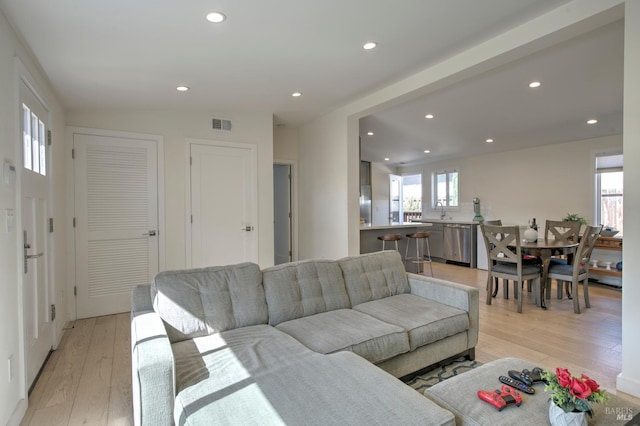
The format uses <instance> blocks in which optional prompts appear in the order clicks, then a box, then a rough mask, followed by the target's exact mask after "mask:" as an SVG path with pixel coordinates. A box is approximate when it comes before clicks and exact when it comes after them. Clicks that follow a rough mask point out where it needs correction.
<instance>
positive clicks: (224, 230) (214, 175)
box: [190, 143, 258, 268]
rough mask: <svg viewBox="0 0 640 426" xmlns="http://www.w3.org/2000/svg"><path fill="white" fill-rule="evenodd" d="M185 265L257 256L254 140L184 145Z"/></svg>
mask: <svg viewBox="0 0 640 426" xmlns="http://www.w3.org/2000/svg"><path fill="white" fill-rule="evenodd" d="M190 155H191V179H190V185H191V191H190V192H191V266H192V267H194V268H198V267H205V266H214V265H229V264H234V263H239V262H256V263H257V262H258V237H257V229H256V227H257V212H256V210H257V209H256V206H257V190H256V188H257V178H256V176H257V155H256V147H255V146H254V145H242V146H235V144H234V145H233V146H232V145H225V144H220V145H203V144H196V143H193V144H191V145H190Z"/></svg>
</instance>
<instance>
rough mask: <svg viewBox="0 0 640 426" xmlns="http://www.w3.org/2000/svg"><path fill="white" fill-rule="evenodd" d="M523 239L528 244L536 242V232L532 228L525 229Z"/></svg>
mask: <svg viewBox="0 0 640 426" xmlns="http://www.w3.org/2000/svg"><path fill="white" fill-rule="evenodd" d="M524 239H525V240H526V241H528V242H530V243H533V242H535V241H537V240H538V231H536V230H535V229H533V228H527V230H526V231H524Z"/></svg>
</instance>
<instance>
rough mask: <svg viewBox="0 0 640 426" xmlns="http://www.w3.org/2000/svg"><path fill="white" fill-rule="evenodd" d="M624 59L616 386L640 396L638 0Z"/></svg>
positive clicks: (629, 12) (630, 8)
mask: <svg viewBox="0 0 640 426" xmlns="http://www.w3.org/2000/svg"><path fill="white" fill-rule="evenodd" d="M624 59H625V64H624V92H625V94H624V215H625V216H626V217H627V218H628V220H627V221H626V222H625V224H624V250H623V252H622V262H623V265H624V269H623V270H622V281H623V283H624V284H623V285H624V290H623V291H622V372H621V373H620V375H619V376H618V382H617V387H618V389H620V390H621V391H623V392H627V393H630V394H632V395H635V396H638V397H640V363H639V362H638V354H640V338H638V324H640V309H638V303H639V302H640V284H639V283H638V277H640V263H638V253H640V222H638V220H637V217H638V212H639V211H640V185H638V182H640V144H639V143H638V142H639V141H640V121H639V120H638V117H640V77H638V76H640V2H638V1H637V0H632V1H628V2H627V3H626V10H625V36H624ZM629 219H630V220H629ZM633 414H634V415H636V414H637V413H633Z"/></svg>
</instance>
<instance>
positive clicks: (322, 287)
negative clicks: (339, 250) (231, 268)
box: [262, 260, 351, 325]
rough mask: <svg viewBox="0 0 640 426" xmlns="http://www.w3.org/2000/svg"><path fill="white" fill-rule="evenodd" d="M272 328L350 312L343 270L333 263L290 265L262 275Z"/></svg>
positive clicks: (302, 262)
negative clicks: (340, 312)
mask: <svg viewBox="0 0 640 426" xmlns="http://www.w3.org/2000/svg"><path fill="white" fill-rule="evenodd" d="M262 279H263V283H264V290H265V295H266V299H267V306H268V309H269V324H271V325H277V324H280V323H281V322H284V321H289V320H293V319H296V318H301V317H306V316H308V315H314V314H318V313H321V312H326V311H332V310H334V309H345V308H350V307H351V303H350V302H349V296H348V295H347V289H346V288H345V286H344V280H343V279H342V270H341V269H340V266H339V265H338V263H337V262H335V261H331V260H307V261H300V262H292V263H286V264H283V265H279V266H274V267H272V268H268V269H265V270H264V271H262Z"/></svg>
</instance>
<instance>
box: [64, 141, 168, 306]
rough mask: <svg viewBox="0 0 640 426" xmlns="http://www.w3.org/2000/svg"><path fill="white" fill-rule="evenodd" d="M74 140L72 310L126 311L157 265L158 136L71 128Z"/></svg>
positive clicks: (151, 276) (156, 268) (150, 277)
mask: <svg viewBox="0 0 640 426" xmlns="http://www.w3.org/2000/svg"><path fill="white" fill-rule="evenodd" d="M95 133H98V134H95ZM73 148H74V187H75V188H74V189H75V194H74V196H75V249H76V262H75V263H76V287H77V292H76V317H77V318H87V317H94V316H100V315H108V314H114V313H119V312H126V311H129V310H131V289H132V288H133V287H134V286H136V285H138V284H147V283H149V282H150V280H151V279H152V278H153V276H154V275H155V274H156V273H157V272H158V262H159V256H158V252H159V242H158V232H159V229H158V140H156V139H154V138H145V137H143V136H140V137H139V138H138V137H135V136H128V135H125V134H120V133H116V132H113V133H111V134H110V133H109V132H93V133H92V132H91V131H86V132H83V131H82V130H78V132H77V133H75V132H74V133H73Z"/></svg>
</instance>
